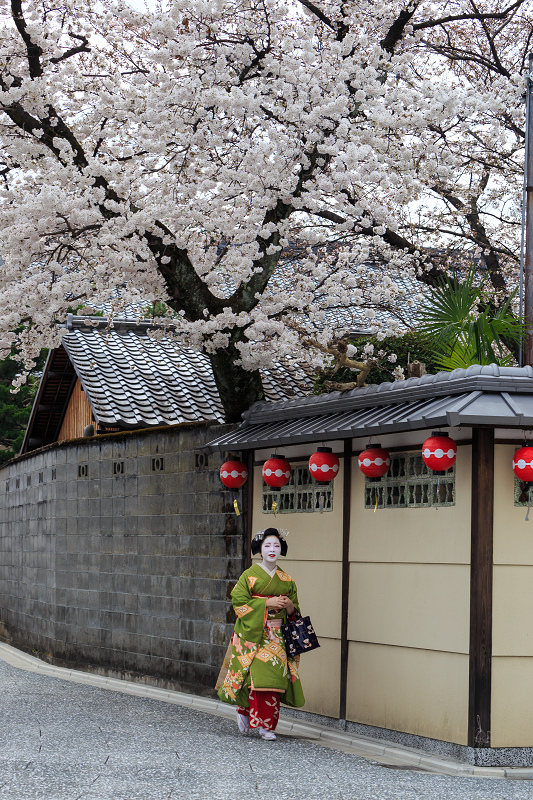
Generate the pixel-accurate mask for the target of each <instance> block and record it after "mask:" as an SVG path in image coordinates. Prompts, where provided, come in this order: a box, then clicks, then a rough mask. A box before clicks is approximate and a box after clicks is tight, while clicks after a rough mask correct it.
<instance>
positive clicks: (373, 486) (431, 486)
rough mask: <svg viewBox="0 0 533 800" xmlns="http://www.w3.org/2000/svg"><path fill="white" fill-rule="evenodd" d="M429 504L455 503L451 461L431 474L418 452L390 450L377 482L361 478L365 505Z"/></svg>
mask: <svg viewBox="0 0 533 800" xmlns="http://www.w3.org/2000/svg"><path fill="white" fill-rule="evenodd" d="M376 505H377V508H429V507H431V506H454V505H455V465H454V466H453V467H451V468H450V469H449V470H447V471H446V473H445V474H444V475H435V473H434V472H432V471H431V470H430V469H428V468H427V467H426V465H425V464H424V460H423V458H422V455H421V454H419V453H394V454H391V465H390V467H389V471H388V473H387V475H385V477H384V478H382V479H381V481H380V482H379V483H373V482H372V481H370V480H369V479H368V478H365V508H376Z"/></svg>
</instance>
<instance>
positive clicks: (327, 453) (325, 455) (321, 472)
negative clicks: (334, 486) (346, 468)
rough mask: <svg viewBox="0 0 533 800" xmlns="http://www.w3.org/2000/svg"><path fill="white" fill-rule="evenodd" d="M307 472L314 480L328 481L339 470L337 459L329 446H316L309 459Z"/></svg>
mask: <svg viewBox="0 0 533 800" xmlns="http://www.w3.org/2000/svg"><path fill="white" fill-rule="evenodd" d="M309 472H310V473H311V475H312V477H313V478H314V479H315V481H319V482H320V483H329V482H330V481H332V480H333V478H335V477H336V476H337V474H338V472H339V459H338V458H337V456H336V455H335V454H334V453H333V451H332V449H331V447H318V448H317V451H316V453H313V455H312V456H311V457H310V459H309Z"/></svg>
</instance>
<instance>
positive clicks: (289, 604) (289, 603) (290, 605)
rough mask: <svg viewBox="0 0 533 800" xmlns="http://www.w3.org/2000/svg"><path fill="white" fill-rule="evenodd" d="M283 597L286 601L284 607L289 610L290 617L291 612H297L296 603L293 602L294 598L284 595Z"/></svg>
mask: <svg viewBox="0 0 533 800" xmlns="http://www.w3.org/2000/svg"><path fill="white" fill-rule="evenodd" d="M281 599H282V600H283V601H284V603H283V608H284V609H285V611H286V612H287V614H288V616H289V617H290V616H291V614H294V612H295V608H294V603H293V602H292V600H289V598H288V597H282V598H281Z"/></svg>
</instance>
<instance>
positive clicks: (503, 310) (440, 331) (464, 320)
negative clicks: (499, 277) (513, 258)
mask: <svg viewBox="0 0 533 800" xmlns="http://www.w3.org/2000/svg"><path fill="white" fill-rule="evenodd" d="M475 279H476V271H475V268H474V267H472V268H471V269H470V270H469V271H468V273H467V275H466V277H465V278H464V280H463V281H460V280H458V278H457V276H456V275H454V276H453V277H449V276H446V277H445V278H443V279H442V280H441V281H440V283H438V284H437V286H434V287H432V288H431V289H430V293H429V296H428V297H427V299H426V301H425V304H424V306H423V308H422V313H421V322H422V324H421V326H420V328H419V330H420V331H421V333H423V334H425V335H427V336H428V337H429V338H430V340H431V342H432V344H433V347H434V348H435V362H436V363H437V364H438V366H439V367H441V368H442V369H443V370H446V371H449V370H452V369H457V368H460V367H463V368H465V367H469V366H471V365H472V364H498V365H499V366H502V367H504V366H510V365H512V364H513V363H515V359H514V356H513V354H512V352H510V349H509V348H513V349H514V348H516V346H517V345H519V343H520V341H521V340H522V339H523V336H524V323H523V322H522V320H520V319H517V317H516V316H515V315H514V313H513V310H512V302H513V299H514V297H515V295H516V290H515V291H514V292H513V293H512V294H511V296H510V297H508V298H506V299H505V300H503V301H502V303H501V304H500V305H499V306H495V305H494V302H493V301H492V300H491V298H490V297H489V296H488V295H487V294H485V293H484V291H483V287H484V286H485V283H486V279H484V280H482V282H481V283H480V284H479V285H477V286H476V285H475Z"/></svg>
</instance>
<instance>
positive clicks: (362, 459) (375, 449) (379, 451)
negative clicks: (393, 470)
mask: <svg viewBox="0 0 533 800" xmlns="http://www.w3.org/2000/svg"><path fill="white" fill-rule="evenodd" d="M389 467H390V453H389V452H388V450H383V448H382V447H381V445H380V444H379V443H378V442H376V444H374V445H372V444H368V445H367V448H366V450H363V452H362V453H361V454H360V455H359V469H360V470H361V472H362V473H363V475H366V477H367V478H371V479H372V480H376V481H379V480H381V478H382V477H383V475H386V474H387V472H388V471H389Z"/></svg>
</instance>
